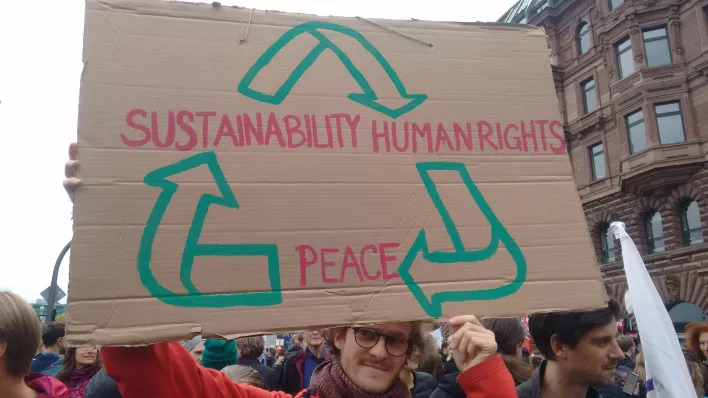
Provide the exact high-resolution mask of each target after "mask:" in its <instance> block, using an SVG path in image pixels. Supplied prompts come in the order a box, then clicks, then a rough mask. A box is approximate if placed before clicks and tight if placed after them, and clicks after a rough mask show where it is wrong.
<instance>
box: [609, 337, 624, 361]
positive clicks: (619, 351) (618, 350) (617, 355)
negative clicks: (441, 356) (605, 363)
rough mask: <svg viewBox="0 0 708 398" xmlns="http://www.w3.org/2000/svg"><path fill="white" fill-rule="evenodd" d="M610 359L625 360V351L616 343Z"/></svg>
mask: <svg viewBox="0 0 708 398" xmlns="http://www.w3.org/2000/svg"><path fill="white" fill-rule="evenodd" d="M610 358H613V359H623V358H624V351H622V349H621V348H620V346H619V344H617V342H616V341H614V342H612V351H610Z"/></svg>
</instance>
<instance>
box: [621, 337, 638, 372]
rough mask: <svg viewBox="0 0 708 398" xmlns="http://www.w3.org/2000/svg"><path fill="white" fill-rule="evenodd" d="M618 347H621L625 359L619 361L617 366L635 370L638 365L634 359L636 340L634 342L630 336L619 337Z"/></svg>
mask: <svg viewBox="0 0 708 398" xmlns="http://www.w3.org/2000/svg"><path fill="white" fill-rule="evenodd" d="M617 345H619V347H620V348H621V349H622V352H624V358H622V359H620V360H619V361H617V366H626V367H628V368H630V369H634V367H635V366H636V365H637V364H636V363H635V362H634V357H635V356H636V353H635V351H634V340H632V338H631V337H629V336H619V337H617Z"/></svg>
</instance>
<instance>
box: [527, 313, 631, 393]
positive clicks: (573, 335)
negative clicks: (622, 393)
mask: <svg viewBox="0 0 708 398" xmlns="http://www.w3.org/2000/svg"><path fill="white" fill-rule="evenodd" d="M618 313H619V307H618V306H617V304H616V303H615V302H614V301H611V302H610V303H609V304H608V307H607V308H603V309H599V310H595V311H587V312H554V313H543V314H534V315H531V316H530V317H529V329H530V331H531V336H532V338H533V341H534V342H535V343H536V346H537V347H538V349H539V351H541V353H542V354H543V355H544V357H546V360H545V361H543V362H542V363H541V365H540V366H539V367H538V369H536V370H535V371H534V372H533V374H532V376H531V378H530V379H529V380H528V381H527V382H525V383H523V384H521V385H519V386H518V387H517V388H516V390H517V392H518V394H519V398H531V397H540V396H544V397H564V398H581V397H601V395H600V394H599V392H598V391H597V390H596V389H595V387H593V386H592V385H593V384H598V385H603V386H604V385H610V386H611V385H614V377H615V367H616V364H617V361H618V360H620V359H622V358H624V353H623V352H622V350H621V349H620V348H619V346H618V345H617V341H616V340H615V336H616V335H617V322H616V320H615V318H616V317H617V314H618Z"/></svg>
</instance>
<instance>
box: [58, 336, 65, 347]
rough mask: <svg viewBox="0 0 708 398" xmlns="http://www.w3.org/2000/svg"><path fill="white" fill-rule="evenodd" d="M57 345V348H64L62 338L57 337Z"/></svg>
mask: <svg viewBox="0 0 708 398" xmlns="http://www.w3.org/2000/svg"><path fill="white" fill-rule="evenodd" d="M57 345H58V346H59V347H64V338H63V337H59V338H58V339H57Z"/></svg>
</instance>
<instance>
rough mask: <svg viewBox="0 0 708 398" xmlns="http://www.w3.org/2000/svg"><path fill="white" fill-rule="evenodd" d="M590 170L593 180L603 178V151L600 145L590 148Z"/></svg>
mask: <svg viewBox="0 0 708 398" xmlns="http://www.w3.org/2000/svg"><path fill="white" fill-rule="evenodd" d="M590 168H591V169H592V179H593V180H599V179H600V178H603V177H604V176H605V151H604V148H603V146H602V143H599V144H595V145H593V146H591V147H590Z"/></svg>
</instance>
